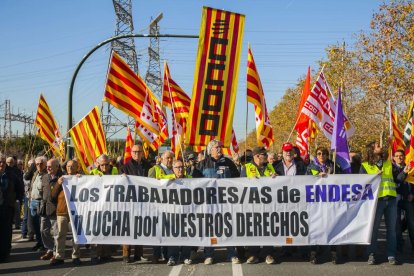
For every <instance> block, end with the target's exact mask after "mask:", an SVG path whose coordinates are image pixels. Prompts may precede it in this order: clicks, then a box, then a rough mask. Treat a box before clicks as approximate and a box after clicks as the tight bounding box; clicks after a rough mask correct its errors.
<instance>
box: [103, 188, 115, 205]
mask: <svg viewBox="0 0 414 276" xmlns="http://www.w3.org/2000/svg"><path fill="white" fill-rule="evenodd" d="M112 188H113V186H112V185H104V190H108V191H107V192H106V198H105V201H106V202H111V190H112Z"/></svg>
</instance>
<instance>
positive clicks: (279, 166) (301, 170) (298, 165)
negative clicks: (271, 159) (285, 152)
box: [273, 159, 306, 175]
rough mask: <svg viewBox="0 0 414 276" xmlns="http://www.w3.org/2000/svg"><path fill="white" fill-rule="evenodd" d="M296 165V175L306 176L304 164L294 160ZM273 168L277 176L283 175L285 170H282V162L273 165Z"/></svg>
mask: <svg viewBox="0 0 414 276" xmlns="http://www.w3.org/2000/svg"><path fill="white" fill-rule="evenodd" d="M294 161H295V164H296V175H305V174H306V166H305V163H304V162H303V161H302V160H301V159H299V160H297V159H295V160H294ZM273 164H274V165H273V168H274V169H275V171H276V174H277V175H285V169H284V168H283V161H279V162H275V163H273Z"/></svg>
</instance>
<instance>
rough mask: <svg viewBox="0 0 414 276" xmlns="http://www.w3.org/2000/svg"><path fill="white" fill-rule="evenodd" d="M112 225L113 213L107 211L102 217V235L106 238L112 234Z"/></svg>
mask: <svg viewBox="0 0 414 276" xmlns="http://www.w3.org/2000/svg"><path fill="white" fill-rule="evenodd" d="M110 223H111V212H110V211H105V212H104V213H103V215H102V235H104V236H105V237H107V236H109V234H111V227H110V226H109V224H110Z"/></svg>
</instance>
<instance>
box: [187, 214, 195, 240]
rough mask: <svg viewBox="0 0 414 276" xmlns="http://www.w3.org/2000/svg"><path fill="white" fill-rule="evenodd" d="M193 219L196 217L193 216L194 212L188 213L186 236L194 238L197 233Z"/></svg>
mask: <svg viewBox="0 0 414 276" xmlns="http://www.w3.org/2000/svg"><path fill="white" fill-rule="evenodd" d="M195 219H196V217H195V215H194V213H190V214H188V226H189V229H188V236H189V237H190V238H194V237H195V236H196V234H197V232H196V231H197V230H196V226H195V224H194V220H195Z"/></svg>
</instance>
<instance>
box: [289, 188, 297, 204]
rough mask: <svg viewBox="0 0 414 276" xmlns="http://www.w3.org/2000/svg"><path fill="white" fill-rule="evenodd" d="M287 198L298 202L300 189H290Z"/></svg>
mask: <svg viewBox="0 0 414 276" xmlns="http://www.w3.org/2000/svg"><path fill="white" fill-rule="evenodd" d="M289 199H290V202H292V203H298V202H299V201H300V191H299V190H298V189H290V191H289Z"/></svg>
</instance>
